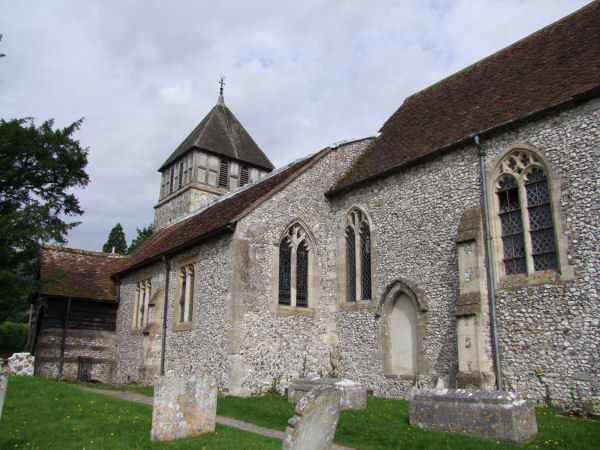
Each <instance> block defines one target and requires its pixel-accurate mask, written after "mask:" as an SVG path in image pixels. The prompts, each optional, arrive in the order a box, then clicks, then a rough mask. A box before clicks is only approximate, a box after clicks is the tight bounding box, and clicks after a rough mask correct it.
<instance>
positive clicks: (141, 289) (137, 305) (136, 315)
mask: <svg viewBox="0 0 600 450" xmlns="http://www.w3.org/2000/svg"><path fill="white" fill-rule="evenodd" d="M151 288H152V283H151V281H150V280H149V279H148V280H142V281H138V282H137V283H136V286H135V298H134V304H133V328H144V327H145V326H146V325H148V313H149V305H150V293H151Z"/></svg>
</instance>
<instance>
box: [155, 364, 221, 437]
mask: <svg viewBox="0 0 600 450" xmlns="http://www.w3.org/2000/svg"><path fill="white" fill-rule="evenodd" d="M216 415H217V385H216V383H215V378H214V377H213V376H212V375H211V374H210V373H208V372H203V373H202V374H197V375H191V376H190V375H187V376H186V375H179V374H176V373H173V372H169V373H167V374H166V375H165V376H163V377H160V378H159V379H158V381H157V382H156V384H155V387H154V404H153V408H152V430H151V431H150V437H151V439H152V440H153V441H172V440H175V439H185V438H189V437H193V436H197V435H199V434H204V433H212V432H214V431H215V421H216Z"/></svg>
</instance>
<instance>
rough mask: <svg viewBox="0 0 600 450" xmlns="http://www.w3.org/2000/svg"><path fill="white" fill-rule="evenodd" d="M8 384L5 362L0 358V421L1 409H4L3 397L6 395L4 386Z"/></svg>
mask: <svg viewBox="0 0 600 450" xmlns="http://www.w3.org/2000/svg"><path fill="white" fill-rule="evenodd" d="M7 383H8V369H7V367H6V362H5V361H4V360H3V359H2V358H0V419H2V408H3V407H4V396H5V395H6V384H7Z"/></svg>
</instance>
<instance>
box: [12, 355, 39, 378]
mask: <svg viewBox="0 0 600 450" xmlns="http://www.w3.org/2000/svg"><path fill="white" fill-rule="evenodd" d="M34 362H35V357H34V356H33V355H32V354H31V353H14V354H13V355H12V356H11V357H10V358H8V373H10V374H11V375H24V376H27V377H32V376H33V364H34Z"/></svg>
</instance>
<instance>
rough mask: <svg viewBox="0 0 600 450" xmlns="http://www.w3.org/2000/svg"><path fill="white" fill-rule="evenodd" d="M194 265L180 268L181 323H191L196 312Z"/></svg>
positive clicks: (179, 316)
mask: <svg viewBox="0 0 600 450" xmlns="http://www.w3.org/2000/svg"><path fill="white" fill-rule="evenodd" d="M195 275H196V273H195V269H194V264H186V265H184V266H181V267H180V268H179V281H178V283H179V301H178V307H177V313H178V314H177V320H178V321H179V322H180V323H186V322H191V321H192V318H193V317H194V316H193V311H194V286H195V284H196V283H195V280H196V277H195Z"/></svg>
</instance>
